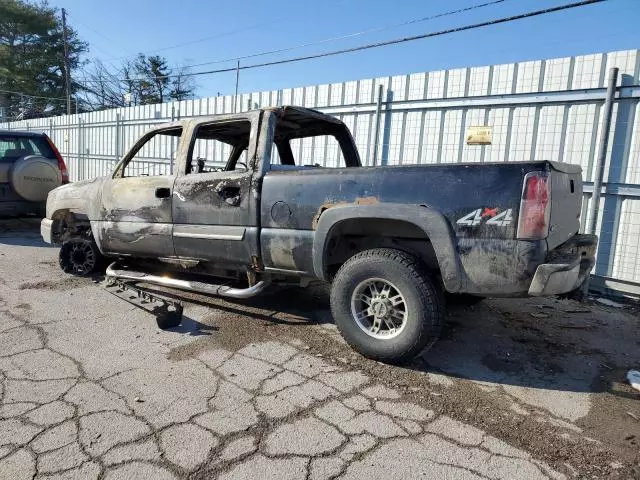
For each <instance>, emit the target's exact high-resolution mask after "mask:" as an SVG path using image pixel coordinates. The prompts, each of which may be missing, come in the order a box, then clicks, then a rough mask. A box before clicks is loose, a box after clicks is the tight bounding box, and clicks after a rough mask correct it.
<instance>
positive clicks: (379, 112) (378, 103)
mask: <svg viewBox="0 0 640 480" xmlns="http://www.w3.org/2000/svg"><path fill="white" fill-rule="evenodd" d="M382 89H383V85H382V84H380V85H378V99H377V100H376V123H375V127H374V130H373V154H372V158H371V162H372V164H373V166H374V167H375V166H376V164H377V163H378V137H379V136H380V117H381V115H382Z"/></svg>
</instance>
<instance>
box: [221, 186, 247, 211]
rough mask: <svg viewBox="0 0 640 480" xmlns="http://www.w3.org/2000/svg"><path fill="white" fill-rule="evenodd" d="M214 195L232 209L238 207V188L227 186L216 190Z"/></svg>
mask: <svg viewBox="0 0 640 480" xmlns="http://www.w3.org/2000/svg"><path fill="white" fill-rule="evenodd" d="M216 193H217V194H218V195H219V196H220V198H222V200H224V201H225V202H226V203H228V204H229V205H232V206H234V207H236V206H238V205H240V201H241V198H240V187H237V186H235V185H227V186H224V187H222V188H216Z"/></svg>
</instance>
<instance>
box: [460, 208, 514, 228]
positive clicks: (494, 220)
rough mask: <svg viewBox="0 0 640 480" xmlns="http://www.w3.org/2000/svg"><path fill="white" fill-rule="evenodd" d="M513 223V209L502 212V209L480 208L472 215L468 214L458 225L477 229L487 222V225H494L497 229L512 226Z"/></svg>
mask: <svg viewBox="0 0 640 480" xmlns="http://www.w3.org/2000/svg"><path fill="white" fill-rule="evenodd" d="M512 221H513V217H512V209H511V208H509V209H508V210H504V211H502V212H501V211H500V208H498V207H495V208H487V207H485V208H478V209H476V210H474V211H473V212H471V213H468V214H467V215H465V216H464V217H462V218H461V219H459V220H458V221H457V222H456V223H457V224H458V225H464V226H466V227H475V226H477V225H480V224H481V223H482V222H485V224H487V225H494V226H496V227H507V226H509V225H511V222H512Z"/></svg>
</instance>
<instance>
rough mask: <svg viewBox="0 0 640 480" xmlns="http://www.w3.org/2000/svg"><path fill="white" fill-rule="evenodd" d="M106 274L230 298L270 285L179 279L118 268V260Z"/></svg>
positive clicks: (265, 283) (250, 293)
mask: <svg viewBox="0 0 640 480" xmlns="http://www.w3.org/2000/svg"><path fill="white" fill-rule="evenodd" d="M106 276H107V277H111V278H120V279H124V280H134V281H137V282H147V283H152V284H155V285H162V286H165V287H173V288H178V289H180V290H189V291H191V292H198V293H204V294H207V295H217V296H220V297H230V298H250V297H253V296H255V295H258V294H259V293H261V292H262V291H263V290H264V289H265V288H266V287H267V286H268V285H269V282H268V281H265V280H261V281H259V282H258V283H256V284H255V285H253V286H251V287H248V288H233V287H229V286H227V285H216V284H213V283H205V282H197V281H189V280H179V279H177V278H170V277H161V276H159V275H152V274H150V273H145V272H137V271H135V270H126V269H121V268H117V262H113V263H112V264H111V265H109V266H108V267H107V272H106Z"/></svg>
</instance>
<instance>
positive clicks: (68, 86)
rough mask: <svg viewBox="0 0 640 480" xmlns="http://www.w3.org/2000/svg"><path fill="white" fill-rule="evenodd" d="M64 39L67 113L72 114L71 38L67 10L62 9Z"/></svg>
mask: <svg viewBox="0 0 640 480" xmlns="http://www.w3.org/2000/svg"><path fill="white" fill-rule="evenodd" d="M62 41H63V42H64V89H65V92H66V96H67V115H71V72H70V71H69V68H70V67H69V39H68V38H67V11H66V10H65V9H64V8H63V9H62Z"/></svg>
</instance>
